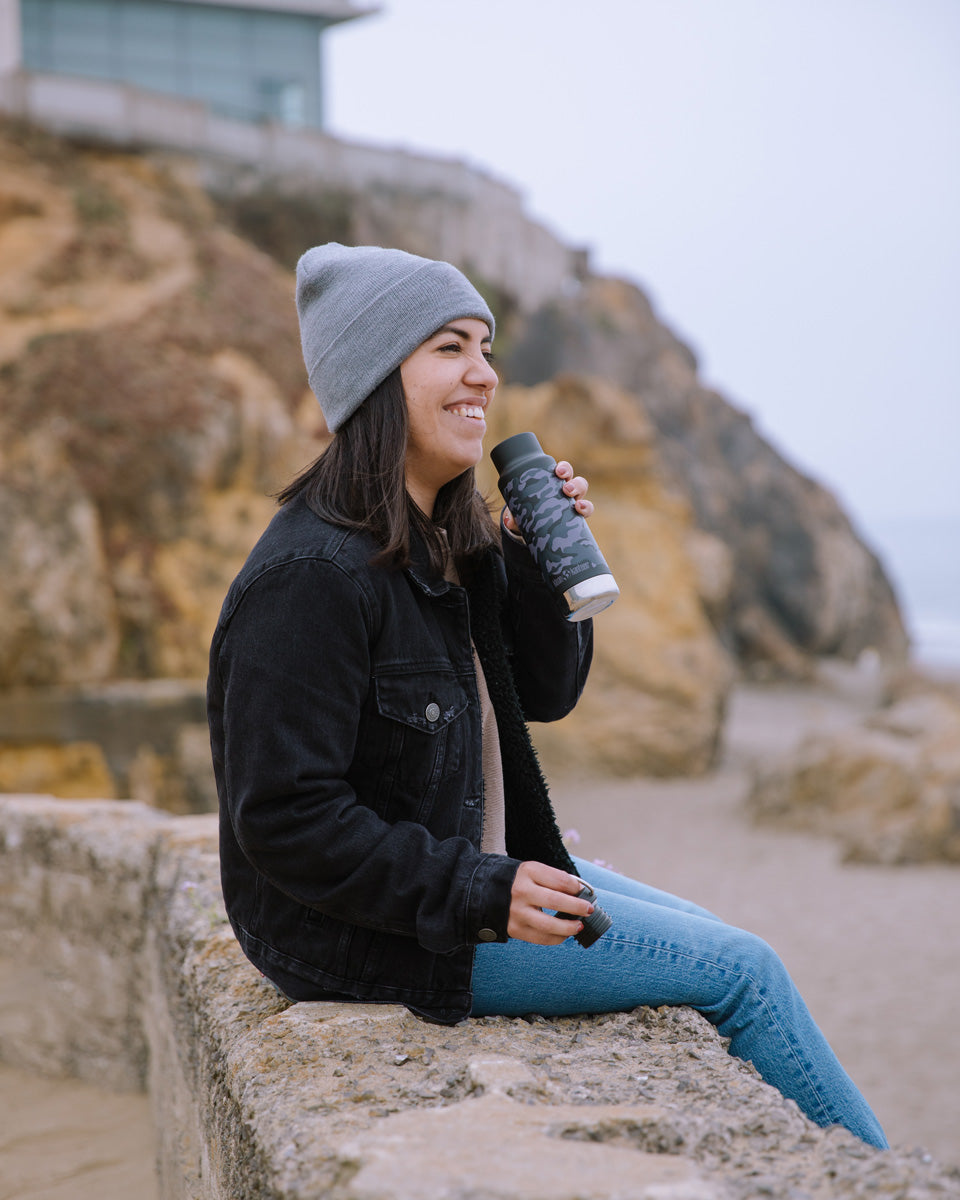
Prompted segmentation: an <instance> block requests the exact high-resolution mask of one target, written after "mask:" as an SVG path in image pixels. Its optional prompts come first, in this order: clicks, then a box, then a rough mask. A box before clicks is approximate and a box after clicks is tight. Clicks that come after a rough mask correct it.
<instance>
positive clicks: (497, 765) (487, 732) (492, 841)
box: [444, 537, 507, 854]
mask: <svg viewBox="0 0 960 1200" xmlns="http://www.w3.org/2000/svg"><path fill="white" fill-rule="evenodd" d="M444 541H446V538H445V537H444ZM444 578H445V579H446V580H447V582H448V583H453V584H456V585H457V586H458V587H459V585H460V576H459V575H458V574H457V568H456V566H455V565H454V561H453V557H452V556H451V554H450V551H449V548H448V549H447V560H446V564H445V566H444ZM471 649H472V650H473V667H474V670H475V672H476V676H477V694H478V695H479V697H480V728H481V739H482V740H481V754H482V760H481V761H482V764H483V834H482V836H481V839H480V849H481V850H482V851H483V852H484V853H485V854H506V852H507V834H506V817H505V814H504V800H503V763H502V762H501V759H500V735H499V734H498V732H497V715H496V713H495V712H494V711H493V704H492V703H491V701H490V693H489V692H488V691H487V681H486V679H485V678H484V674H483V667H481V665H480V659H479V657H478V655H477V648H476V646H473V645H471Z"/></svg>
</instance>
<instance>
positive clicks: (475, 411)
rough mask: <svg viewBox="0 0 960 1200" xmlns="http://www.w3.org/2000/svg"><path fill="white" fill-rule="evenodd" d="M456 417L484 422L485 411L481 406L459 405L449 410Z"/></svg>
mask: <svg viewBox="0 0 960 1200" xmlns="http://www.w3.org/2000/svg"><path fill="white" fill-rule="evenodd" d="M448 411H449V412H452V413H453V415H454V416H455V417H473V418H474V419H475V420H478V421H482V420H483V409H482V408H481V407H480V405H479V404H458V405H457V406H456V408H451V409H448Z"/></svg>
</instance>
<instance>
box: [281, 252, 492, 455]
mask: <svg viewBox="0 0 960 1200" xmlns="http://www.w3.org/2000/svg"><path fill="white" fill-rule="evenodd" d="M297 313H298V315H299V317H300V341H301V344H302V345H303V361H304V362H305V363H306V365H307V376H308V378H309V380H310V386H311V387H312V388H313V391H314V395H315V396H316V397H317V399H318V400H319V401H320V407H321V408H322V409H323V415H324V417H326V420H327V426H328V428H329V429H330V431H331V432H333V431H335V430H337V429H339V428H340V426H341V425H342V424H343V423H344V421H346V419H347V418H348V417H349V416H351V415H352V414H353V413H355V412H356V411H357V409H358V408H359V407H360V405H361V404H362V403H363V402H364V400H366V398H367V397H368V396H369V395H370V393H371V392H372V391H373V389H374V388H375V387H376V386H377V384H379V383H382V382H383V381H384V380H385V379H386V378H387V376H388V375H389V374H390V373H391V371H394V370H395V369H396V368H397V367H399V366H400V364H401V363H402V362H403V361H404V359H406V358H408V357H409V356H410V355H411V354H412V353H413V352H414V350H416V348H417V347H418V346H419V345H420V343H421V342H424V341H426V339H427V338H428V337H430V335H431V334H433V333H436V331H437V330H438V329H440V328H441V327H442V326H444V325H446V324H447V322H448V321H455V320H458V319H459V318H461V317H476V318H477V319H478V320H481V321H486V323H487V325H488V326H489V327H490V336H491V337H492V336H493V332H494V322H493V314H492V313H491V312H490V309H489V308H488V307H487V304H486V302H485V301H484V299H483V297H482V296H481V295H480V293H479V292H478V291H477V290H476V288H475V287H474V286H473V284H472V283H471V282H470V281H469V280H468V279H467V278H466V276H465V275H463V274H461V272H460V271H458V270H457V268H456V267H454V266H451V265H450V263H446V262H435V261H434V260H433V259H429V258H420V257H419V256H418V255H416V254H407V253H406V252H405V251H404V250H384V249H381V247H379V246H341V245H340V244H339V242H328V243H327V245H325V246H314V248H313V249H312V250H308V251H307V252H306V254H304V255H303V257H302V258H301V259H300V261H299V262H298V263H297Z"/></svg>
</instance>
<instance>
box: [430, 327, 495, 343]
mask: <svg viewBox="0 0 960 1200" xmlns="http://www.w3.org/2000/svg"><path fill="white" fill-rule="evenodd" d="M439 333H455V334H456V335H457V337H458V338H462V339H463V341H465V342H469V341H470V334H469V333H468V332H467V331H466V330H465V329H458V328H457V327H456V325H441V326H440V328H439V329H438V330H437V333H435V334H434V335H433V336H434V337H436V336H437V334H439ZM492 341H493V338H491V336H490V334H489V333H488V334H487V335H486V337H482V338H481V339H480V343H481V345H482V344H483V343H484V342H492Z"/></svg>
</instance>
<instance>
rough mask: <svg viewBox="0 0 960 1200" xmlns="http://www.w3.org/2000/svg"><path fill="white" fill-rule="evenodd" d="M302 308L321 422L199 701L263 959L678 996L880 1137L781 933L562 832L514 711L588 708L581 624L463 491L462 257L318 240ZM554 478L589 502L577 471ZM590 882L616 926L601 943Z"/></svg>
mask: <svg viewBox="0 0 960 1200" xmlns="http://www.w3.org/2000/svg"><path fill="white" fill-rule="evenodd" d="M297 307H298V312H299V316H300V329H301V337H302V343H303V351H304V359H305V362H306V365H307V370H308V374H309V378H310V384H311V386H312V388H313V390H314V392H315V393H316V395H317V398H318V399H319V401H320V405H321V407H322V409H323V412H324V415H325V417H326V420H327V424H328V426H329V427H330V429H331V432H333V434H334V437H333V439H332V441H331V443H330V445H329V446H328V448H327V449H326V450H325V451H324V453H323V454H322V455H321V456H320V458H319V459H318V460H317V462H316V463H314V465H313V466H312V467H310V468H308V469H307V470H306V471H305V472H304V473H303V474H302V475H301V476H300V477H299V478H298V479H297V480H295V481H294V482H293V483H292V484H291V485H290V486H289V487H288V488H287V489H286V490H285V492H284V493H283V494H282V495H281V497H280V499H281V504H282V507H281V508H280V511H279V512H278V513H277V515H276V516H275V517H274V519H273V521H272V522H271V524H270V526H269V528H268V529H267V531H266V532H265V533H264V535H263V537H262V538H261V540H260V542H259V543H258V544H257V546H256V547H255V548H254V550H253V552H252V553H251V555H250V558H249V559H248V560H247V563H246V564H245V566H244V567H243V569H242V571H241V572H240V574H239V576H238V577H237V579H236V580H235V581H234V583H233V585H232V587H231V589H230V592H229V593H228V595H227V598H226V601H225V602H224V606H223V611H222V614H221V618H220V622H219V624H218V627H217V631H216V634H215V636H214V641H213V646H212V650H211V670H210V680H209V688H208V707H209V719H210V727H211V739H212V745H213V756H214V766H215V771H216V775H217V783H218V789H219V794H220V811H221V871H222V879H223V891H224V897H225V901H226V906H227V911H228V913H229V916H230V920H231V923H232V925H233V928H234V930H235V932H236V935H237V938H238V939H239V941H240V944H241V946H242V947H243V949H244V951H245V953H246V954H247V956H248V957H249V958H250V959H251V961H252V962H253V963H254V964H255V965H256V966H257V967H258V968H259V969H260V970H261V971H262V972H263V973H264V974H265V975H266V976H267V977H268V978H269V979H271V980H272V981H273V982H274V983H275V984H276V986H277V987H278V988H279V989H280V990H281V991H282V992H283V993H284V994H285V995H286V996H288V997H289V998H290V999H292V1000H314V999H339V1000H368V1001H371V1000H372V1001H392V1002H396V1003H400V1004H405V1005H406V1006H407V1007H408V1008H410V1009H411V1010H412V1011H414V1012H415V1013H418V1014H419V1015H421V1016H423V1017H425V1018H427V1019H429V1020H433V1021H439V1022H443V1023H450V1024H453V1023H455V1022H457V1021H459V1020H461V1019H462V1018H464V1017H466V1016H468V1015H471V1014H472V1015H476V1016H479V1015H484V1014H491V1013H501V1014H507V1015H517V1014H523V1013H529V1012H539V1013H542V1014H544V1015H559V1014H569V1013H577V1012H609V1011H618V1010H628V1009H632V1008H634V1007H636V1006H638V1005H641V1004H651V1005H660V1004H689V1005H691V1006H692V1007H694V1008H696V1009H698V1010H699V1011H700V1012H702V1013H704V1014H705V1015H706V1016H707V1017H708V1018H709V1019H710V1020H711V1021H712V1022H713V1023H714V1024H715V1025H716V1026H717V1028H718V1029H719V1030H720V1032H721V1034H723V1035H724V1036H726V1037H729V1038H730V1039H731V1050H732V1052H733V1053H735V1054H737V1055H739V1056H740V1057H742V1058H745V1059H749V1060H751V1061H752V1062H753V1063H754V1065H755V1066H756V1067H757V1069H758V1070H759V1071H760V1073H761V1075H763V1076H764V1078H765V1079H767V1080H768V1082H771V1083H773V1084H775V1085H776V1086H777V1087H779V1088H780V1089H781V1091H783V1093H784V1094H785V1095H787V1096H790V1097H792V1098H793V1099H795V1100H796V1101H797V1103H798V1104H799V1105H800V1107H801V1108H802V1109H803V1110H804V1111H805V1112H806V1113H807V1114H808V1115H809V1116H810V1117H811V1118H812V1119H813V1120H814V1121H816V1122H818V1123H819V1124H821V1125H829V1124H833V1123H840V1124H843V1125H845V1126H846V1127H847V1128H849V1129H850V1130H852V1131H853V1132H854V1133H856V1134H857V1135H858V1136H860V1137H862V1138H863V1139H864V1140H866V1141H868V1142H870V1143H872V1144H873V1145H877V1146H885V1145H886V1142H885V1140H884V1136H883V1132H882V1130H881V1129H880V1126H879V1125H878V1124H877V1121H876V1119H875V1118H874V1116H873V1114H872V1113H871V1112H870V1109H869V1108H868V1106H867V1105H866V1103H865V1101H864V1100H863V1098H862V1097H861V1096H860V1094H859V1093H858V1092H857V1090H856V1088H855V1087H854V1085H853V1084H852V1082H851V1081H850V1080H849V1078H848V1077H847V1076H846V1074H845V1073H844V1071H843V1069H842V1068H841V1066H840V1064H839V1063H838V1062H837V1060H836V1058H835V1056H834V1055H833V1053H832V1051H831V1050H830V1048H829V1046H828V1045H827V1044H826V1042H825V1040H824V1038H823V1036H822V1035H821V1033H820V1031H819V1030H818V1029H817V1027H816V1025H815V1024H814V1022H813V1020H812V1018H811V1017H810V1015H809V1013H808V1012H807V1010H806V1008H805V1006H804V1004H803V1001H802V1000H801V999H800V997H799V995H798V993H797V991H796V989H795V987H794V986H793V984H792V982H791V981H790V979H789V977H788V976H787V974H786V972H785V970H784V968H783V966H782V965H781V963H780V962H779V960H778V959H777V957H776V955H774V954H773V952H772V951H771V950H770V949H769V947H767V946H766V945H765V944H764V943H763V942H762V941H760V940H759V939H757V938H754V937H753V936H752V935H750V934H747V933H744V932H742V931H741V930H737V929H733V928H731V927H729V926H727V925H725V924H723V923H722V922H721V921H719V920H717V919H716V918H715V917H713V916H712V915H711V914H709V913H707V912H705V911H704V910H702V909H699V908H697V907H695V906H694V905H691V904H688V903H687V902H685V901H682V900H678V899H677V898H675V897H672V896H669V895H666V894H664V893H662V892H659V891H656V890H655V889H652V888H649V887H646V886H644V885H643V884H639V883H636V882H634V881H632V880H628V879H624V878H622V877H621V876H618V875H615V874H613V873H612V872H610V871H606V870H603V869H601V868H598V867H596V866H593V865H591V864H588V863H585V862H582V861H579V860H572V859H571V858H570V856H569V855H568V853H567V850H566V848H565V847H564V845H563V842H562V839H561V837H560V834H559V831H558V829H557V825H556V820H555V818H554V815H553V810H552V808H551V805H550V800H549V796H548V793H547V789H546V785H545V783H544V781H543V778H542V776H541V774H540V770H539V766H538V763H537V759H536V756H535V754H534V752H533V749H532V747H531V744H530V740H529V736H528V734H527V729H526V724H525V721H526V720H543V721H549V720H556V719H558V718H560V717H562V716H564V715H565V714H566V713H567V712H569V711H570V710H571V709H572V708H573V706H574V705H575V703H576V701H577V699H578V698H579V695H580V692H581V690H582V688H583V684H584V681H585V678H586V673H587V669H588V667H589V662H590V655H591V645H592V628H591V624H590V622H588V621H585V622H582V623H578V624H571V623H569V622H567V621H566V620H564V618H563V616H562V614H561V612H560V610H559V608H558V606H557V604H556V602H555V600H554V598H553V595H552V593H551V592H550V590H549V589H548V588H547V586H546V585H545V584H544V582H543V580H542V579H541V577H540V575H539V573H538V571H537V569H536V568H535V566H534V564H533V561H532V559H531V557H530V555H529V553H528V551H527V550H526V547H525V546H524V544H523V542H522V539H520V538H519V536H518V534H517V533H516V527H515V525H514V523H513V520H512V518H511V516H510V514H509V513H507V512H505V513H504V514H503V518H502V522H501V529H500V530H499V531H498V530H497V529H496V528H495V526H494V525H493V523H492V522H491V520H490V518H489V514H488V512H487V509H486V507H485V505H484V502H483V501H482V499H481V497H480V496H479V494H478V492H477V490H476V486H475V483H474V467H475V466H476V464H477V462H478V461H479V460H480V457H481V453H482V441H483V434H484V431H485V422H484V416H485V413H486V411H487V409H488V407H489V405H490V404H491V403H492V402H493V397H494V392H495V390H496V385H497V376H496V373H495V371H494V370H493V367H492V365H491V361H490V357H491V356H490V347H491V344H492V339H493V333H494V319H493V316H492V315H491V313H490V310H489V308H488V307H487V305H486V303H485V302H484V300H483V299H482V297H481V296H480V295H479V294H478V293H477V292H476V291H475V289H474V288H473V287H472V285H471V284H470V283H469V282H468V281H467V280H466V279H465V277H464V276H463V275H461V273H460V272H459V271H457V270H456V269H455V268H454V267H452V266H450V265H449V264H447V263H440V262H433V261H430V260H427V259H423V258H418V257H416V256H414V255H409V254H405V253H403V252H402V251H397V250H383V249H380V248H378V247H369V246H368V247H354V248H348V247H344V246H340V245H337V244H330V245H327V246H320V247H316V248H314V249H313V250H310V251H308V252H307V254H305V255H304V256H303V258H302V259H301V260H300V263H299V265H298V269H297ZM557 475H558V476H559V477H560V478H561V479H562V480H563V481H564V482H563V489H564V491H565V492H566V494H567V495H568V496H569V497H570V499H571V503H573V504H575V505H576V506H577V508H578V510H579V511H580V512H582V513H583V515H585V516H589V515H590V513H591V512H592V509H593V506H592V504H591V502H590V501H589V500H587V499H586V491H587V484H586V481H585V480H584V479H582V478H581V477H579V476H576V475H574V472H573V469H572V468H571V467H570V464H569V463H565V462H561V463H559V464H558V465H557ZM581 879H586V880H587V881H588V882H589V883H591V885H593V886H594V888H595V889H596V890H597V893H598V895H597V899H598V901H599V903H600V904H601V905H602V906H603V908H604V909H606V911H607V912H608V913H609V914H610V916H611V917H612V918H613V927H612V929H611V930H610V931H609V932H608V933H607V934H605V935H604V936H603V937H602V938H601V939H600V941H598V942H597V943H596V944H595V945H594V946H592V947H591V948H590V949H589V950H584V949H583V948H582V947H581V946H579V945H578V944H577V943H576V941H575V940H574V939H573V938H572V937H571V934H573V933H576V932H577V931H578V930H579V929H580V927H581V925H580V921H579V920H578V918H582V917H584V916H586V915H588V914H589V913H590V912H592V911H593V910H592V906H591V904H590V903H589V902H588V901H587V900H585V899H580V898H578V895H577V894H578V892H579V890H580V888H581ZM557 912H565V913H568V914H570V915H571V916H572V917H573V918H574V920H573V921H571V920H569V919H564V918H561V917H559V916H557V915H556V913H557Z"/></svg>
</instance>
